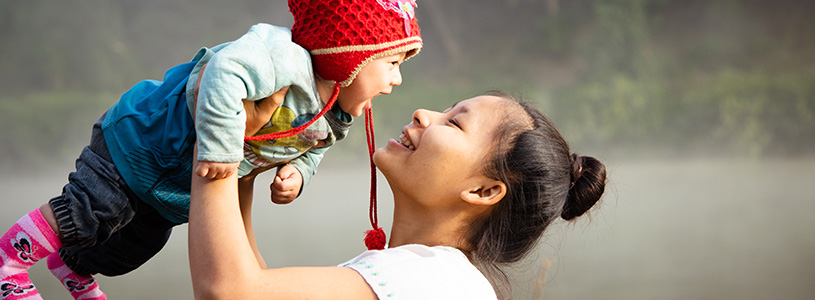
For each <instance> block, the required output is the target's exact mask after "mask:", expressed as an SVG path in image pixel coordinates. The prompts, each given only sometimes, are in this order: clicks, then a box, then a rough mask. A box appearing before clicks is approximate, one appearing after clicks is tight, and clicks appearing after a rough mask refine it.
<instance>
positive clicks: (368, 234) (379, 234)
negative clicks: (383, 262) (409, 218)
mask: <svg viewBox="0 0 815 300" xmlns="http://www.w3.org/2000/svg"><path fill="white" fill-rule="evenodd" d="M385 240H386V238H385V231H384V230H382V227H377V228H376V229H373V230H368V231H365V246H366V247H368V250H382V249H385Z"/></svg>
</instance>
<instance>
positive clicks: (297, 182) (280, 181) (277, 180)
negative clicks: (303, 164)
mask: <svg viewBox="0 0 815 300" xmlns="http://www.w3.org/2000/svg"><path fill="white" fill-rule="evenodd" d="M302 186H303V175H302V174H300V171H298V170H297V168H295V167H292V166H291V165H284V166H282V167H280V169H279V170H277V176H275V177H274V182H272V184H271V186H270V188H271V190H272V202H274V203H276V204H289V203H291V202H292V201H294V198H297V195H298V194H299V193H300V187H302Z"/></svg>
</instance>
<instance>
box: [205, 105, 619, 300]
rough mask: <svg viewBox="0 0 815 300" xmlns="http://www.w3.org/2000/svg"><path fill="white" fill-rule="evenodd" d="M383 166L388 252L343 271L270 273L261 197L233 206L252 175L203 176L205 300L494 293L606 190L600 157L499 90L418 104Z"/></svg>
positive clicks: (380, 155)
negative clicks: (257, 237) (260, 240)
mask: <svg viewBox="0 0 815 300" xmlns="http://www.w3.org/2000/svg"><path fill="white" fill-rule="evenodd" d="M278 97H279V95H278ZM374 161H375V162H376V165H377V166H378V168H379V169H380V170H381V171H382V173H383V174H384V175H385V177H386V178H387V180H388V183H389V184H390V187H391V190H392V192H393V198H394V202H395V203H394V215H393V228H392V230H391V235H390V236H391V239H390V242H389V247H388V249H386V250H379V251H367V252H365V253H363V254H361V255H360V256H358V257H357V258H355V259H352V260H351V261H349V262H347V263H345V264H342V265H340V266H339V267H302V268H300V267H298V268H279V269H265V266H264V263H263V260H262V258H260V255H259V254H258V253H257V249H256V247H255V244H254V237H253V234H252V230H251V224H249V223H250V221H246V222H247V224H244V223H243V222H242V221H241V212H243V213H244V214H248V212H249V207H250V206H251V199H248V198H251V197H246V198H244V199H240V203H241V205H240V207H239V206H237V205H235V201H234V199H237V198H238V196H237V195H238V194H237V190H238V189H243V188H247V187H251V180H252V179H251V178H248V179H242V180H241V182H239V183H238V184H237V188H236V184H235V183H236V182H238V181H237V180H236V179H234V178H231V179H229V178H228V179H223V180H209V179H206V178H201V177H197V178H195V177H194V178H193V194H192V204H191V208H190V227H189V228H190V236H189V239H190V245H189V249H190V250H189V251H190V268H191V272H192V279H193V289H194V291H195V295H196V298H201V299H225V298H229V299H305V298H307V299H496V298H497V297H496V293H495V292H494V290H500V287H501V284H502V283H501V282H502V281H501V280H500V277H501V276H494V275H495V274H499V275H500V274H501V273H500V271H497V270H498V269H497V267H496V266H498V265H501V264H505V263H512V262H516V261H518V260H520V259H521V258H522V257H524V255H525V254H527V253H528V252H529V251H530V249H532V247H533V245H534V244H535V243H536V241H537V240H538V239H539V238H540V236H541V235H542V233H543V231H544V230H545V229H546V227H547V226H548V225H549V224H550V223H551V222H552V221H553V220H555V219H556V218H557V217H562V218H563V219H565V220H572V219H574V218H576V217H578V216H580V215H582V214H583V213H584V212H586V211H587V210H588V209H589V208H591V207H592V206H593V205H594V204H595V203H596V202H597V201H598V200H599V198H600V196H601V195H602V193H603V189H604V186H605V167H604V165H603V164H602V163H600V162H599V161H598V160H596V159H594V158H591V157H584V156H579V155H575V154H570V152H569V147H568V145H567V144H566V142H565V141H564V140H563V138H562V137H561V136H560V134H559V133H558V131H557V129H555V127H554V126H553V125H552V123H551V122H550V121H549V120H548V119H547V118H546V117H545V116H543V115H542V114H541V113H540V112H538V111H537V110H536V109H535V108H533V107H531V106H529V105H527V104H524V103H521V102H518V101H515V100H514V99H512V98H511V97H509V96H506V95H503V94H498V93H493V94H490V95H484V96H479V97H475V98H472V99H468V100H464V101H462V102H459V103H457V104H455V105H453V107H451V108H449V109H447V110H445V111H444V112H440V113H439V112H431V111H426V110H418V111H416V112H415V113H414V114H413V121H412V122H411V123H410V124H408V125H407V126H405V127H404V128H403V130H402V136H400V138H399V140H396V139H391V140H389V141H388V144H387V146H385V147H383V148H380V149H378V150H377V151H376V153H375V154H374ZM248 177H251V176H248ZM230 199H232V200H230ZM246 220H249V219H248V218H246ZM244 231H245V232H246V234H243V232H244ZM236 233H241V234H236ZM253 252H254V254H255V255H252V254H253ZM476 266H479V267H480V269H481V270H482V271H483V272H484V273H487V274H492V275H493V277H497V278H498V279H497V280H496V279H494V280H492V282H493V284H494V285H496V287H498V289H494V288H493V286H492V285H491V284H490V282H491V281H489V280H488V279H487V277H486V276H484V275H483V273H482V272H479V270H478V269H477V268H476ZM502 296H503V297H507V295H502Z"/></svg>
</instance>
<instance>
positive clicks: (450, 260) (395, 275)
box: [340, 245, 496, 299]
mask: <svg viewBox="0 0 815 300" xmlns="http://www.w3.org/2000/svg"><path fill="white" fill-rule="evenodd" d="M340 266H341V267H349V268H352V269H354V270H356V271H357V272H358V273H359V274H360V275H362V277H363V278H364V279H365V281H367V282H368V284H369V285H370V286H371V288H372V289H373V290H374V292H375V293H376V294H377V295H378V296H379V298H380V299H496V297H495V292H494V291H493V288H492V286H491V285H490V283H489V281H488V280H487V278H486V277H484V275H483V274H482V273H481V272H480V271H478V269H477V268H476V267H475V266H474V265H473V264H472V263H470V261H469V260H468V259H467V257H466V256H465V255H464V254H463V253H462V252H461V251H459V250H457V249H455V248H451V247H444V246H434V247H429V246H424V245H404V246H399V247H395V248H388V249H385V250H374V251H366V252H364V253H362V254H360V255H359V256H357V257H356V258H354V259H352V260H350V261H348V262H346V263H344V264H342V265H340Z"/></svg>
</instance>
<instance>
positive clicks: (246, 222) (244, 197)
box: [238, 171, 266, 269]
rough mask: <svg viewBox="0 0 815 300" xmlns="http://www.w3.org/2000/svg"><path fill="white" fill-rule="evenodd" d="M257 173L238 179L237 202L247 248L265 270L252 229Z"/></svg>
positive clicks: (264, 263) (264, 262)
mask: <svg viewBox="0 0 815 300" xmlns="http://www.w3.org/2000/svg"><path fill="white" fill-rule="evenodd" d="M261 172H263V171H259V172H253V173H251V174H249V175H247V176H244V177H242V178H241V179H238V202H239V203H240V210H241V217H242V218H243V227H244V228H245V229H246V238H247V239H249V246H250V247H252V251H253V252H254V253H255V258H256V259H257V260H258V264H259V265H260V267H261V268H264V269H265V268H266V261H265V260H263V256H261V255H260V251H259V250H258V245H257V242H256V241H255V231H254V229H253V228H252V202H253V198H254V193H255V176H257V174H258V173H261Z"/></svg>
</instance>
